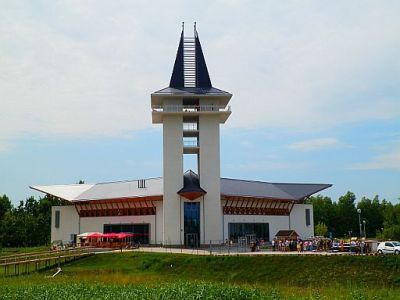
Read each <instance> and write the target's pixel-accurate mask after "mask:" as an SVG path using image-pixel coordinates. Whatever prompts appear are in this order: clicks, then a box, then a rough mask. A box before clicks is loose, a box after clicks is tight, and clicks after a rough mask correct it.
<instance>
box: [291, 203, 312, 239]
mask: <svg viewBox="0 0 400 300" xmlns="http://www.w3.org/2000/svg"><path fill="white" fill-rule="evenodd" d="M306 209H309V210H310V225H306ZM290 224H291V228H290V229H292V230H295V231H296V232H297V234H298V235H300V238H302V239H307V238H309V237H312V236H314V212H313V206H312V205H311V204H295V205H294V206H293V209H292V212H291V213H290Z"/></svg>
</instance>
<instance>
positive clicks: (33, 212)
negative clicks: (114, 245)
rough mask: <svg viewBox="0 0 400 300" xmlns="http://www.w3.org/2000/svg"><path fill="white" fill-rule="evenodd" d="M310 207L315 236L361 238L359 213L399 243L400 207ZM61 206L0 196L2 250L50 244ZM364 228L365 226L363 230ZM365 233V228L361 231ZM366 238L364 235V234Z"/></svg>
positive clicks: (342, 201) (368, 202)
mask: <svg viewBox="0 0 400 300" xmlns="http://www.w3.org/2000/svg"><path fill="white" fill-rule="evenodd" d="M307 202H308V203H310V204H313V207H314V224H315V233H316V235H324V236H330V235H331V236H332V237H346V236H347V237H348V236H349V234H351V236H359V235H360V228H359V213H358V212H357V210H358V209H360V210H361V214H360V217H361V222H362V221H364V220H365V229H366V236H367V237H370V238H374V237H377V238H382V239H392V240H400V204H399V203H397V204H393V203H391V202H390V201H386V200H380V199H379V197H378V196H376V197H375V198H373V199H368V198H365V197H363V198H362V199H361V200H360V201H358V202H356V196H355V195H354V194H353V193H352V192H347V193H346V194H345V195H343V196H341V197H339V199H338V200H337V201H336V202H335V201H332V199H331V198H329V197H326V196H322V195H318V196H313V197H310V198H309V199H308V200H307ZM54 205H61V200H59V199H58V198H56V197H52V196H49V195H47V196H45V197H43V198H39V199H35V198H34V197H29V198H28V199H26V200H25V201H20V203H19V204H18V205H16V206H14V205H13V204H12V203H11V201H10V199H9V198H8V197H7V196H6V195H3V196H0V247H30V246H41V245H46V244H49V243H50V232H51V207H52V206H54ZM362 227H364V226H362ZM362 229H363V228H362ZM362 235H364V233H362Z"/></svg>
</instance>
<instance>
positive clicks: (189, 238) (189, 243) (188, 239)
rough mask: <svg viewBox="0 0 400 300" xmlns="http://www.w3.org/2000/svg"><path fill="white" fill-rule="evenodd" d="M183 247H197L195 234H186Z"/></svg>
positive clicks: (197, 239)
mask: <svg viewBox="0 0 400 300" xmlns="http://www.w3.org/2000/svg"><path fill="white" fill-rule="evenodd" d="M185 245H186V247H188V248H197V247H198V246H199V237H198V235H197V233H186V235H185Z"/></svg>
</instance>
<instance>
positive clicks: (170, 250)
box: [97, 247, 354, 256]
mask: <svg viewBox="0 0 400 300" xmlns="http://www.w3.org/2000/svg"><path fill="white" fill-rule="evenodd" d="M110 252H112V253H115V252H121V250H113V251H104V252H97V253H110ZM122 252H149V253H176V254H194V255H216V256H224V255H297V256H309V255H350V254H352V253H347V252H312V251H305V252H300V253H299V252H297V251H293V252H282V251H258V252H236V251H232V252H227V251H221V252H220V251H218V250H215V251H212V252H211V254H210V251H209V250H208V249H207V250H206V249H180V248H162V247H140V248H139V249H123V250H122ZM353 254H354V253H353Z"/></svg>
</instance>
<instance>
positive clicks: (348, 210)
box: [336, 192, 359, 236]
mask: <svg viewBox="0 0 400 300" xmlns="http://www.w3.org/2000/svg"><path fill="white" fill-rule="evenodd" d="M355 201H356V196H355V195H354V193H352V192H347V193H346V194H345V195H344V196H341V197H339V200H338V203H337V210H336V223H337V234H338V235H339V236H340V235H341V236H344V235H347V234H348V232H349V231H351V232H352V236H356V235H357V232H358V228H359V226H358V214H357V210H356V206H355Z"/></svg>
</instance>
